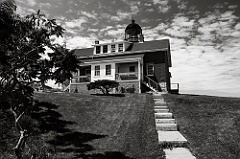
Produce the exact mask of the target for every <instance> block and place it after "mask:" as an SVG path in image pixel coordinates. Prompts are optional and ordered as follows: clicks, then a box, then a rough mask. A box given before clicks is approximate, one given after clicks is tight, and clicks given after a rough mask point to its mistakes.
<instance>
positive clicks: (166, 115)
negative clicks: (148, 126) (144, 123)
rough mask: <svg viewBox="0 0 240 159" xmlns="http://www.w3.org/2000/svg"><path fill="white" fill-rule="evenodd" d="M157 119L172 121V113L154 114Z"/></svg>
mask: <svg viewBox="0 0 240 159" xmlns="http://www.w3.org/2000/svg"><path fill="white" fill-rule="evenodd" d="M154 114H155V119H169V118H170V119H171V118H173V115H172V113H154Z"/></svg>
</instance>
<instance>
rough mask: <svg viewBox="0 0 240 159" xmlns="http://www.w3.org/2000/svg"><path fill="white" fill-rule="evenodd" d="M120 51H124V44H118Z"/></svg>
mask: <svg viewBox="0 0 240 159" xmlns="http://www.w3.org/2000/svg"><path fill="white" fill-rule="evenodd" d="M118 51H120V52H121V51H123V44H118Z"/></svg>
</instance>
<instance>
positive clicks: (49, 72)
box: [0, 0, 79, 159]
mask: <svg viewBox="0 0 240 159" xmlns="http://www.w3.org/2000/svg"><path fill="white" fill-rule="evenodd" d="M15 10H16V5H15V2H14V1H13V0H1V1H0V26H1V27H0V109H3V110H4V111H7V110H8V111H10V112H11V113H12V114H13V116H14V119H15V120H14V121H15V125H16V127H17V128H18V130H19V133H20V138H19V141H18V143H17V145H16V147H15V150H16V151H15V152H16V156H17V158H19V159H20V158H22V155H21V151H22V148H23V146H24V143H25V141H26V137H27V136H28V135H27V129H25V128H24V127H23V125H21V122H20V120H21V119H22V118H23V117H24V116H25V114H26V113H27V112H28V110H29V107H31V106H32V101H33V100H32V99H33V97H32V96H33V88H32V87H31V84H32V83H34V82H36V81H41V83H42V84H44V83H45V82H46V81H47V80H48V79H55V80H56V82H63V81H65V80H66V79H70V78H71V77H72V74H71V72H74V71H76V69H77V67H78V63H79V61H78V60H77V58H76V56H74V54H73V51H70V50H68V49H66V48H65V47H63V46H60V45H59V44H55V43H54V41H52V40H51V38H52V37H54V36H55V37H59V36H62V35H63V33H64V29H63V28H62V27H61V26H60V25H58V24H57V23H56V20H55V19H47V18H46V17H45V15H44V14H42V13H41V12H40V11H38V12H37V13H33V14H31V15H27V16H25V17H21V16H20V15H18V14H16V13H15ZM47 50H51V52H52V53H51V54H50V53H49V54H48V55H49V58H43V57H44V56H43V55H47V54H46V51H47Z"/></svg>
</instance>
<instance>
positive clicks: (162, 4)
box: [153, 0, 171, 13]
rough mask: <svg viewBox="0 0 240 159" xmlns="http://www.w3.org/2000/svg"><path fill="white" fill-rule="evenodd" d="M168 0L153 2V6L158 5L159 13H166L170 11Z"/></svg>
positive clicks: (155, 0) (154, 0)
mask: <svg viewBox="0 0 240 159" xmlns="http://www.w3.org/2000/svg"><path fill="white" fill-rule="evenodd" d="M168 2H169V0H153V4H154V5H158V9H159V12H161V13H166V12H168V11H169V10H170V9H171V6H169V5H168Z"/></svg>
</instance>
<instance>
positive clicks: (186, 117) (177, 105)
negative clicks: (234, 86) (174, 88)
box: [164, 94, 240, 159]
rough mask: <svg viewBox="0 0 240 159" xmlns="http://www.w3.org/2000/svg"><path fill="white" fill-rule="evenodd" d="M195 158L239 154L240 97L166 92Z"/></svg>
mask: <svg viewBox="0 0 240 159" xmlns="http://www.w3.org/2000/svg"><path fill="white" fill-rule="evenodd" d="M164 98H165V100H166V101H167V102H168V105H169V107H170V109H171V111H172V112H173V114H174V116H175V118H176V119H177V123H178V125H179V127H180V132H181V133H182V134H183V135H184V136H185V137H186V138H187V140H188V141H189V142H190V144H191V145H190V146H191V151H192V152H193V153H194V154H195V155H196V157H197V158H198V159H203V158H205V159H239V158H240V98H224V97H209V96H193V95H192V96H191V95H171V94H168V95H165V96H164Z"/></svg>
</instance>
